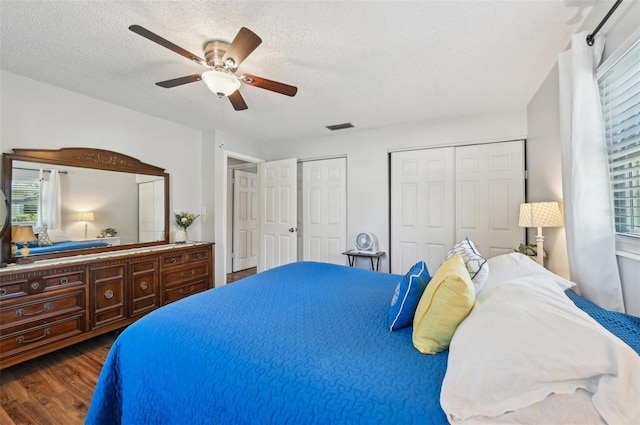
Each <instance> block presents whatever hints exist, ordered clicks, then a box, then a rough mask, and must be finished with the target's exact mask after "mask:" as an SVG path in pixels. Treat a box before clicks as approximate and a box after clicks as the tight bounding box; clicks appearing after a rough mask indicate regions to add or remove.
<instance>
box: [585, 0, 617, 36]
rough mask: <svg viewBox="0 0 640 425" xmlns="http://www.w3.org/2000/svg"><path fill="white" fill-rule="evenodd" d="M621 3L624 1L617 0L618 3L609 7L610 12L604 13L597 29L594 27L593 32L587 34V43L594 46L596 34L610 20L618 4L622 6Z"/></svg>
mask: <svg viewBox="0 0 640 425" xmlns="http://www.w3.org/2000/svg"><path fill="white" fill-rule="evenodd" d="M620 3H622V0H617V1H616V3H615V4H614V5H613V6H611V9H609V12H607V14H606V15H604V18H602V21H600V23H599V24H598V26H597V27H596V29H594V30H593V32H592V33H591V34H589V35H588V36H587V44H588V45H589V46H593V39H594V38H595V36H596V34H597V33H598V31H600V28H602V26H603V25H604V24H605V23H606V22H607V21H608V20H609V18H610V17H611V15H613V12H615V11H616V9H617V8H618V6H620Z"/></svg>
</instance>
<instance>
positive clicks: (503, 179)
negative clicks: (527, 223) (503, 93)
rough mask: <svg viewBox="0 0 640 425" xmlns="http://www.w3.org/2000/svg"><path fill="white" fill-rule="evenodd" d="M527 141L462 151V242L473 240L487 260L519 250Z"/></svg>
mask: <svg viewBox="0 0 640 425" xmlns="http://www.w3.org/2000/svg"><path fill="white" fill-rule="evenodd" d="M524 187H525V180H524V141H523V140H516V141H512V142H501V143H488V144H483V145H472V146H461V147H457V148H456V237H455V239H456V241H458V240H461V239H462V238H464V237H468V238H469V239H471V240H472V241H473V243H474V244H475V245H476V248H478V250H479V251H480V253H481V254H482V255H484V256H486V257H495V256H496V255H500V254H506V253H509V252H513V249H514V248H518V246H519V245H520V243H521V242H523V241H524V232H525V229H523V228H522V227H519V226H518V215H519V212H520V204H521V203H523V202H524V199H525V197H524Z"/></svg>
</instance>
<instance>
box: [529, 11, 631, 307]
mask: <svg viewBox="0 0 640 425" xmlns="http://www.w3.org/2000/svg"><path fill="white" fill-rule="evenodd" d="M613 3H614V2H613V1H607V2H598V3H597V4H596V6H595V7H594V9H593V10H592V12H591V14H590V15H589V17H588V18H587V20H586V22H585V24H584V25H583V27H582V29H581V31H583V30H586V31H592V30H593V29H594V28H595V27H596V26H597V24H598V23H599V22H600V20H601V19H602V18H603V17H604V16H605V14H606V13H607V12H608V11H609V9H610V8H611V6H612V5H613ZM639 22H640V2H638V1H632V2H623V3H622V5H621V6H620V7H619V8H618V9H617V10H616V12H615V13H614V14H613V16H612V17H611V19H610V20H609V21H608V22H607V24H606V25H605V26H604V27H603V29H602V30H601V33H600V34H604V35H606V44H605V46H606V47H605V51H604V57H603V60H605V59H606V58H607V57H609V56H610V55H611V54H612V53H613V52H615V50H616V49H617V47H618V46H620V45H621V44H622V43H623V42H624V41H625V40H626V39H627V38H628V37H629V36H630V35H631V34H632V33H633V31H635V30H636V29H637V28H638V23H639ZM558 93H559V88H558V68H557V66H556V67H554V68H553V70H552V71H551V72H550V73H549V75H548V76H547V78H546V79H545V80H544V82H543V83H542V85H541V86H540V88H539V89H538V91H537V92H536V94H535V95H534V97H533V98H532V100H531V102H530V103H529V105H528V108H527V120H528V127H529V138H528V140H527V155H528V157H527V168H528V170H529V180H528V182H527V189H528V192H529V200H530V201H543V200H558V201H561V200H562V177H561V156H560V155H561V153H560V152H561V144H560V126H559V120H558V116H559V109H558V98H559V94H558ZM545 248H547V250H548V253H549V268H550V269H551V270H553V271H555V272H556V273H558V274H561V275H564V276H566V277H568V275H569V267H568V263H567V246H566V241H565V235H564V230H562V229H545ZM618 266H619V268H620V277H621V278H622V285H623V294H624V297H625V307H626V310H627V313H630V314H633V315H636V316H640V283H639V282H638V276H640V261H638V260H637V259H633V258H627V257H624V258H623V257H620V256H619V257H618Z"/></svg>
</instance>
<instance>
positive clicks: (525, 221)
mask: <svg viewBox="0 0 640 425" xmlns="http://www.w3.org/2000/svg"><path fill="white" fill-rule="evenodd" d="M563 224H564V223H563V221H562V215H561V214H560V206H559V205H558V203H557V202H532V203H528V204H520V217H519V219H518V225H519V226H520V227H560V226H562V225H563Z"/></svg>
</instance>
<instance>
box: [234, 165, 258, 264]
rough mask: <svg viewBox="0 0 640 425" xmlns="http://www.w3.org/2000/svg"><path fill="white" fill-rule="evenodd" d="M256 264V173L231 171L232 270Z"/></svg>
mask: <svg viewBox="0 0 640 425" xmlns="http://www.w3.org/2000/svg"><path fill="white" fill-rule="evenodd" d="M257 265H258V175H257V174H256V173H250V172H247V171H242V170H234V171H233V267H232V269H233V271H234V272H237V271H239V270H244V269H248V268H250V267H256V266H257Z"/></svg>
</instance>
